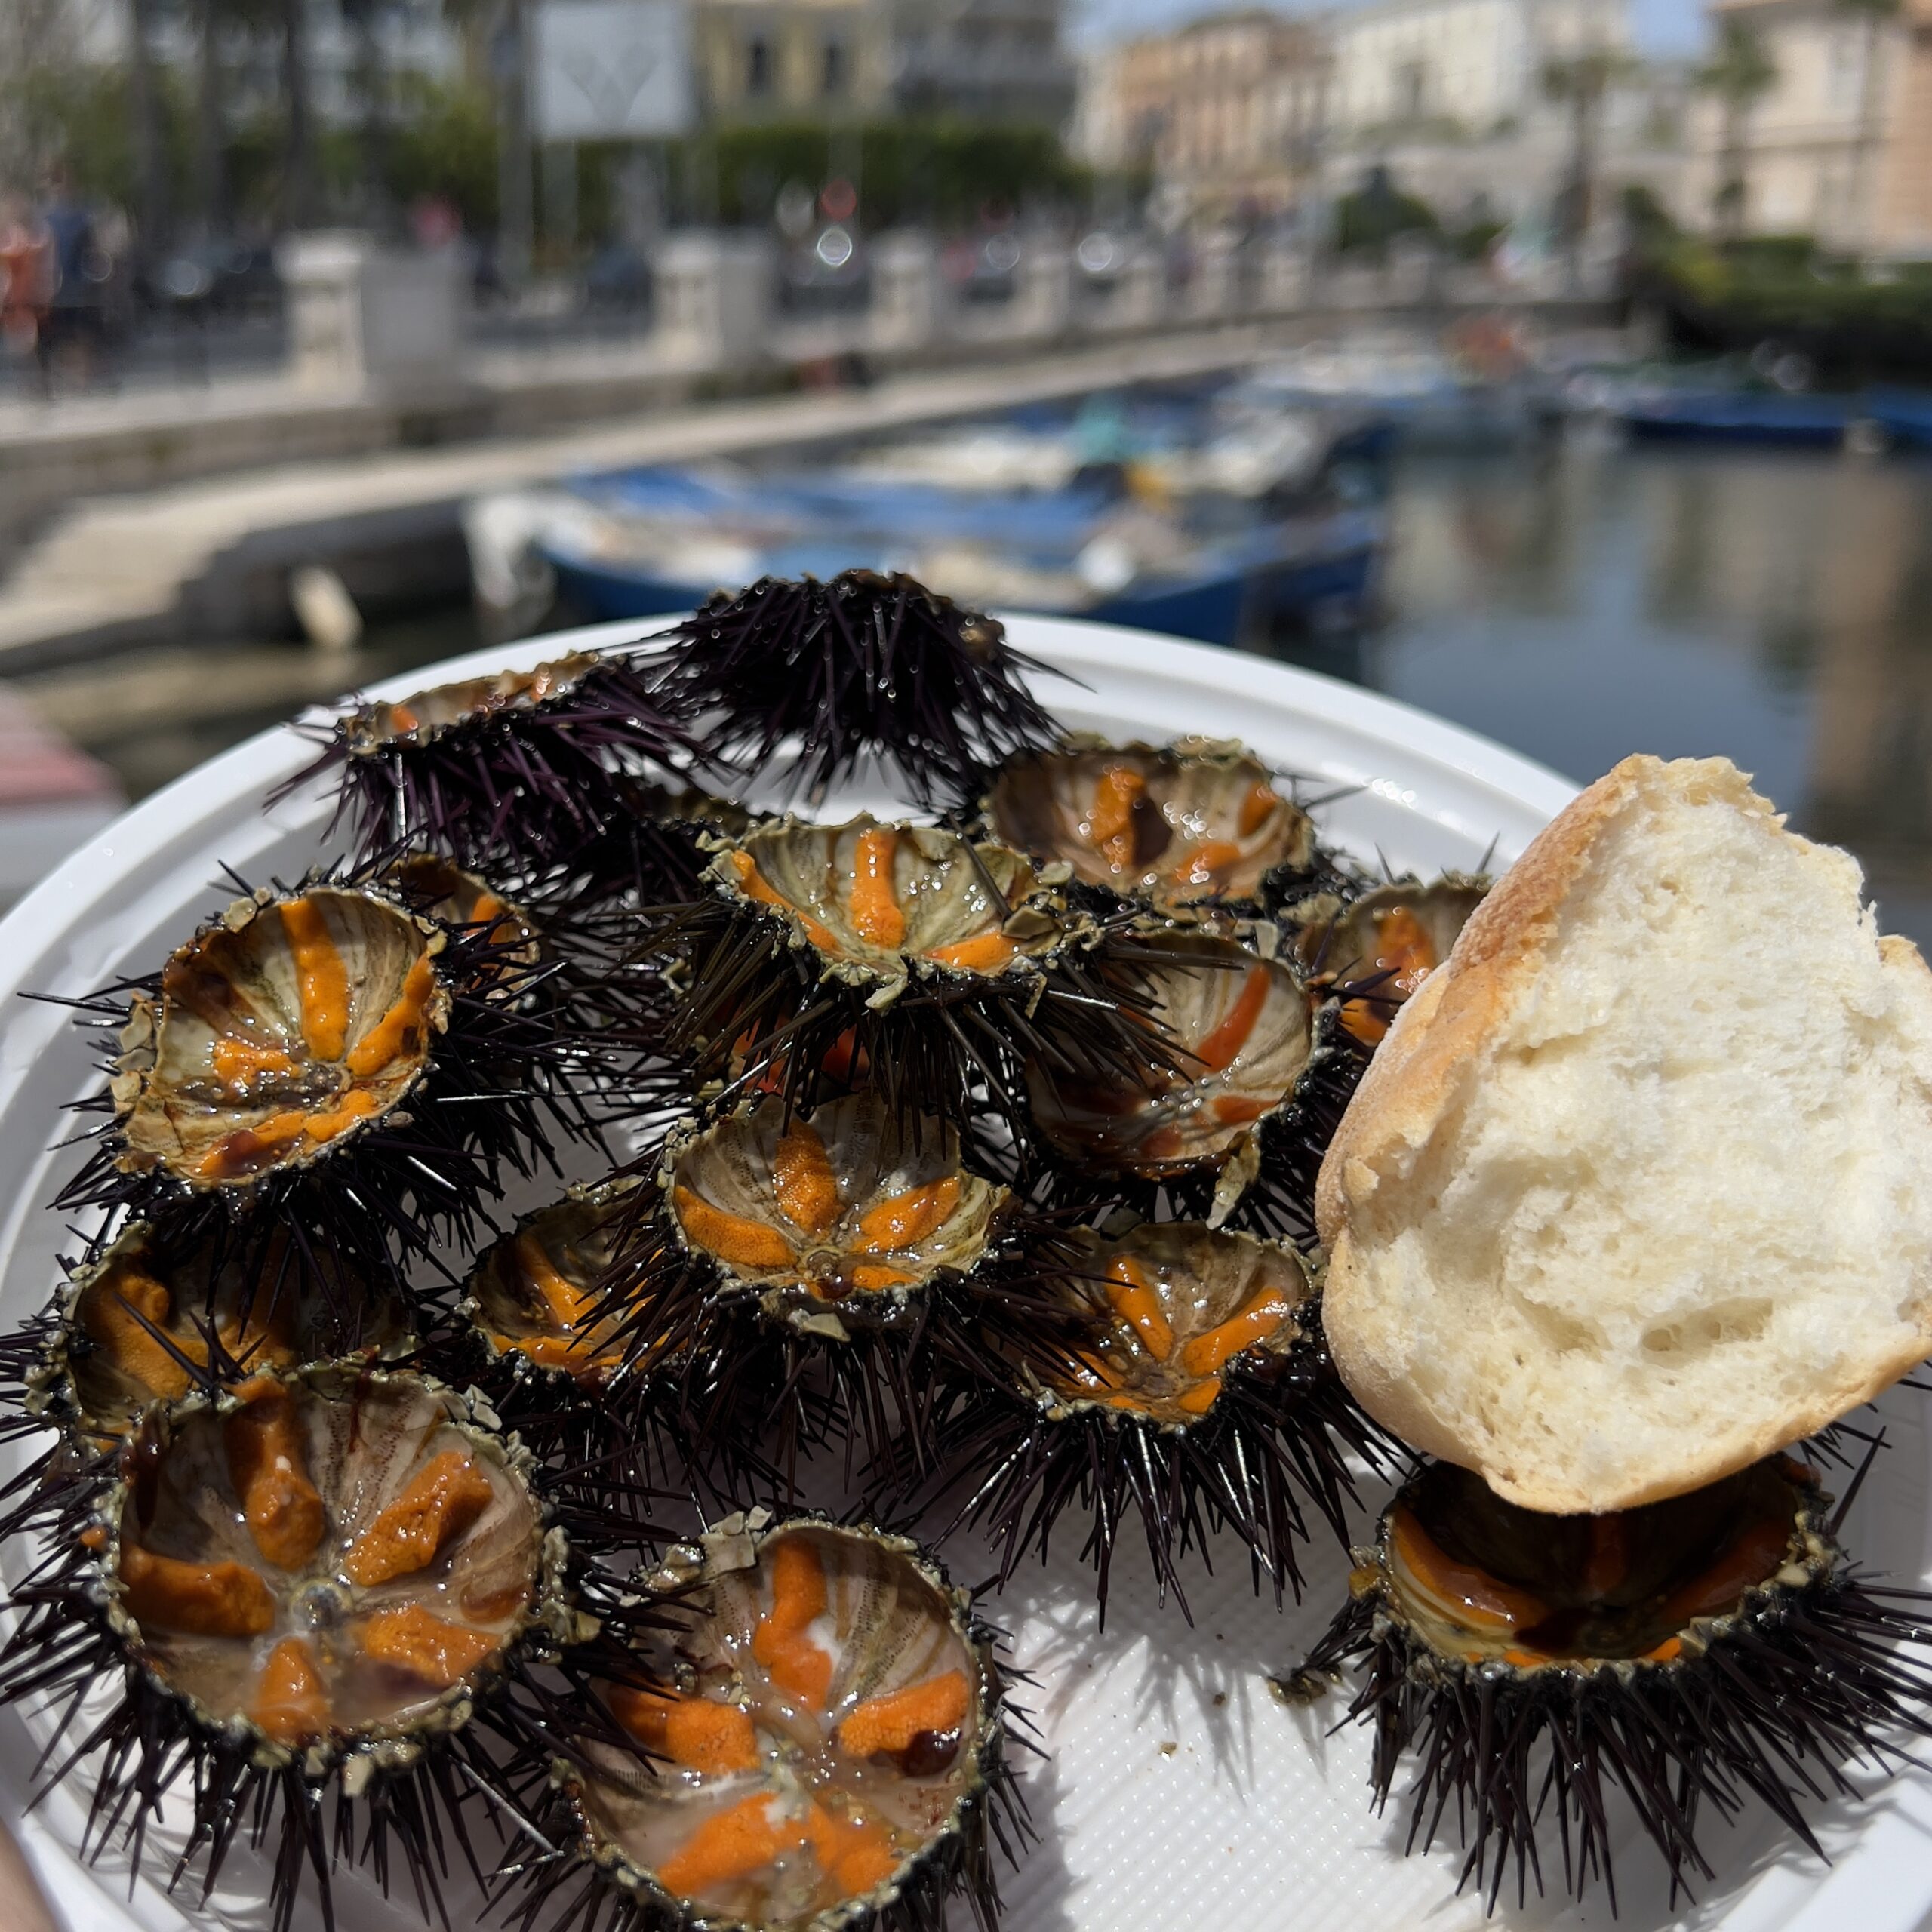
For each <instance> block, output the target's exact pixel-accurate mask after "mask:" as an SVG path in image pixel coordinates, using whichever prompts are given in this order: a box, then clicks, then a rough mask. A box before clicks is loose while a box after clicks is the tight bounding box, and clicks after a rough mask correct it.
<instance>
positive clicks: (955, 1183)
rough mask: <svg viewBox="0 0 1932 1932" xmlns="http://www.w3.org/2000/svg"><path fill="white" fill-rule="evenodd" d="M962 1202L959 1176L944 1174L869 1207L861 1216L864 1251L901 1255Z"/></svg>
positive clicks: (861, 1235)
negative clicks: (902, 1251)
mask: <svg viewBox="0 0 1932 1932" xmlns="http://www.w3.org/2000/svg"><path fill="white" fill-rule="evenodd" d="M958 1205H959V1177H958V1175H957V1174H941V1175H940V1177H939V1179H938V1180H929V1181H928V1182H927V1183H926V1184H925V1185H924V1186H923V1187H913V1188H908V1189H906V1192H904V1193H903V1194H895V1195H893V1197H892V1198H891V1200H889V1201H881V1202H880V1203H879V1204H878V1206H877V1207H872V1208H869V1209H868V1210H867V1211H866V1213H865V1214H863V1215H861V1216H860V1219H859V1235H860V1244H859V1251H860V1253H861V1254H898V1253H899V1252H900V1251H901V1250H902V1249H903V1248H908V1247H916V1246H917V1245H918V1243H920V1242H921V1241H924V1239H925V1238H926V1237H927V1236H928V1235H930V1234H931V1233H932V1232H933V1231H934V1229H936V1228H940V1227H943V1226H944V1225H945V1223H946V1219H947V1217H949V1215H951V1214H952V1212H953V1211H954V1210H955V1208H956V1207H958Z"/></svg>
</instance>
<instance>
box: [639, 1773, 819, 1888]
mask: <svg viewBox="0 0 1932 1932" xmlns="http://www.w3.org/2000/svg"><path fill="white" fill-rule="evenodd" d="M770 1807H771V1799H770V1798H768V1797H758V1798H746V1800H745V1801H744V1802H743V1804H734V1805H733V1806H732V1807H731V1809H730V1810H728V1811H719V1812H715V1813H714V1814H712V1816H711V1817H709V1818H707V1819H706V1820H705V1821H704V1823H703V1824H701V1825H700V1826H698V1827H697V1829H696V1830H695V1831H694V1832H692V1833H691V1836H690V1837H689V1838H687V1839H685V1842H684V1843H683V1844H681V1846H679V1847H678V1849H677V1850H675V1851H674V1852H673V1853H672V1854H671V1855H670V1857H669V1858H667V1859H666V1860H665V1861H664V1862H663V1864H661V1865H660V1866H658V1868H657V1876H658V1878H659V1879H660V1881H662V1882H663V1885H664V1887H665V1889H666V1890H668V1891H672V1892H675V1893H676V1894H678V1897H681V1898H688V1899H689V1898H697V1897H699V1896H700V1895H701V1894H703V1893H705V1892H706V1891H709V1890H711V1889H712V1887H715V1886H718V1885H728V1884H731V1882H732V1881H734V1879H738V1878H749V1876H750V1875H752V1872H756V1871H758V1870H760V1869H762V1868H763V1867H764V1866H767V1865H769V1864H771V1863H772V1862H773V1861H774V1860H775V1859H777V1857H780V1855H781V1854H783V1853H784V1852H786V1851H789V1850H791V1849H792V1847H793V1846H795V1844H797V1843H798V1838H797V1836H796V1835H795V1834H794V1833H793V1832H781V1831H780V1829H778V1828H777V1826H774V1824H773V1823H772V1822H771V1816H770Z"/></svg>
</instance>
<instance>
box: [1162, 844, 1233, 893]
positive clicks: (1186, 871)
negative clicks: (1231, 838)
mask: <svg viewBox="0 0 1932 1932" xmlns="http://www.w3.org/2000/svg"><path fill="white" fill-rule="evenodd" d="M1240 857H1241V848H1240V847H1239V846H1238V845H1234V844H1229V842H1228V841H1227V840H1226V839H1225V838H1206V839H1203V840H1202V841H1201V843H1200V844H1198V845H1197V846H1195V848H1194V849H1193V850H1192V851H1191V852H1189V854H1188V855H1187V856H1186V858H1184V859H1183V860H1181V862H1180V864H1179V865H1177V866H1175V868H1174V870H1173V871H1172V872H1171V873H1169V874H1168V878H1169V880H1170V881H1171V883H1172V884H1175V885H1212V884H1214V875H1215V874H1216V873H1217V872H1220V871H1221V870H1222V869H1223V868H1224V867H1226V866H1231V865H1232V864H1234V863H1235V861H1236V860H1238V858H1240Z"/></svg>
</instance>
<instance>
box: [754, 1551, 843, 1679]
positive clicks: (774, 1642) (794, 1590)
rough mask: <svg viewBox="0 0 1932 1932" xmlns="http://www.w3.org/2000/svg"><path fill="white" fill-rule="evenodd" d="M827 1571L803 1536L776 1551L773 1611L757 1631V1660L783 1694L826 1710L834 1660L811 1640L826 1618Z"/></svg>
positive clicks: (760, 1623) (773, 1573)
mask: <svg viewBox="0 0 1932 1932" xmlns="http://www.w3.org/2000/svg"><path fill="white" fill-rule="evenodd" d="M825 1607H826V1591H825V1570H824V1566H823V1564H820V1561H819V1559H818V1552H817V1550H815V1549H813V1547H812V1546H811V1544H810V1543H808V1542H806V1541H805V1540H804V1538H803V1537H797V1536H792V1537H786V1538H785V1539H784V1540H783V1542H781V1543H780V1544H779V1546H778V1547H777V1549H775V1550H774V1552H772V1557H771V1609H770V1610H769V1611H767V1612H766V1613H765V1614H764V1616H763V1617H760V1618H759V1619H758V1628H757V1629H755V1630H754V1631H753V1632H752V1656H753V1657H755V1659H756V1660H758V1662H759V1663H761V1664H762V1665H763V1666H764V1668H765V1670H766V1672H767V1673H768V1675H769V1676H770V1677H771V1681H772V1682H773V1683H774V1684H777V1686H778V1687H779V1688H780V1690H789V1692H790V1693H791V1694H792V1696H793V1697H800V1698H802V1699H803V1700H804V1701H805V1703H808V1704H809V1705H810V1706H811V1708H812V1709H814V1710H818V1711H822V1710H823V1709H824V1708H825V1700H826V1697H828V1696H829V1694H830V1693H831V1690H832V1658H831V1657H829V1655H828V1654H826V1652H825V1651H822V1650H820V1648H819V1647H818V1646H817V1644H814V1642H813V1641H811V1638H809V1637H808V1635H806V1632H807V1631H808V1630H809V1629H811V1625H812V1623H813V1620H814V1619H815V1618H817V1617H823V1615H824V1614H825Z"/></svg>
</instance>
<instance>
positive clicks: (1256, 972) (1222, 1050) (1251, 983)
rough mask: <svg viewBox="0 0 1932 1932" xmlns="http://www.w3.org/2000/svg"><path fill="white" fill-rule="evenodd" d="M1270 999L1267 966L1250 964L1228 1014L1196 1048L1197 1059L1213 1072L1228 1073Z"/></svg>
mask: <svg viewBox="0 0 1932 1932" xmlns="http://www.w3.org/2000/svg"><path fill="white" fill-rule="evenodd" d="M1267 1001H1268V969H1267V968H1266V966H1251V967H1250V968H1248V969H1247V977H1245V978H1244V979H1243V980H1242V981H1241V991H1240V992H1239V993H1238V995H1236V996H1235V1003H1234V1004H1233V1006H1232V1008H1229V1011H1228V1014H1227V1017H1226V1018H1225V1019H1224V1020H1222V1022H1221V1023H1220V1025H1219V1026H1217V1027H1216V1028H1215V1029H1214V1031H1213V1032H1211V1033H1210V1034H1209V1035H1207V1038H1205V1039H1204V1040H1203V1041H1201V1044H1199V1045H1198V1046H1197V1047H1196V1048H1195V1049H1194V1054H1195V1058H1196V1059H1198V1060H1200V1061H1201V1063H1202V1064H1203V1065H1204V1066H1206V1067H1207V1068H1208V1069H1210V1070H1211V1072H1216V1073H1225V1072H1226V1071H1227V1069H1229V1067H1230V1066H1232V1065H1233V1064H1234V1063H1235V1060H1236V1059H1237V1058H1238V1057H1239V1056H1240V1054H1241V1049H1242V1048H1244V1046H1246V1045H1247V1042H1248V1038H1249V1035H1251V1034H1252V1033H1253V1032H1254V1023H1255V1022H1256V1021H1257V1020H1259V1019H1260V1017H1261V1009H1262V1008H1263V1006H1265V1005H1266V1004H1267Z"/></svg>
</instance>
